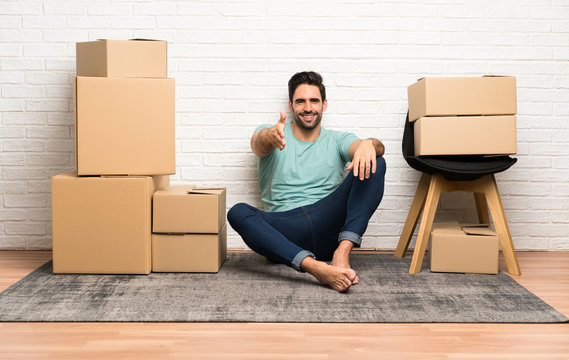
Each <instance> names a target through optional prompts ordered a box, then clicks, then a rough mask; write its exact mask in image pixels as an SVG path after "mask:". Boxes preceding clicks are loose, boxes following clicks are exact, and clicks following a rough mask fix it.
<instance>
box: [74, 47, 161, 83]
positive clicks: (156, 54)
mask: <svg viewBox="0 0 569 360" xmlns="http://www.w3.org/2000/svg"><path fill="white" fill-rule="evenodd" d="M75 50H76V57H77V76H103V77H141V78H146V77H150V78H165V77H167V76H168V61H167V58H168V55H167V43H166V41H160V40H145V39H132V40H97V41H87V42H79V43H77V44H76V46H75Z"/></svg>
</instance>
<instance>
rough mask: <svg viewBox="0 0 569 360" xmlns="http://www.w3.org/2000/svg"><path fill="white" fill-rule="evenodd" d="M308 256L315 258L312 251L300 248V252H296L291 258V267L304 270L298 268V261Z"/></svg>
mask: <svg viewBox="0 0 569 360" xmlns="http://www.w3.org/2000/svg"><path fill="white" fill-rule="evenodd" d="M308 256H310V257H311V258H313V259H315V258H316V256H314V254H313V253H311V252H310V251H308V250H302V251H301V252H299V253H298V254H296V256H295V257H294V259H292V267H293V268H294V269H295V270H297V271H300V272H304V271H302V269H301V268H300V263H301V262H302V260H304V259H305V258H306V257H308Z"/></svg>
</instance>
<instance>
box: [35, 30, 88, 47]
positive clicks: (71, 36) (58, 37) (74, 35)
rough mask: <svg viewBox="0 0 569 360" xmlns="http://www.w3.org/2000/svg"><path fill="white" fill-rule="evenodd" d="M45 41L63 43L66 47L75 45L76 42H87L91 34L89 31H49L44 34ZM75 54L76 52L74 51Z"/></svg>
mask: <svg viewBox="0 0 569 360" xmlns="http://www.w3.org/2000/svg"><path fill="white" fill-rule="evenodd" d="M43 34H44V35H43V37H44V40H45V41H47V42H50V43H54V42H61V43H65V45H69V44H74V43H76V42H81V41H87V40H88V38H89V32H88V31H87V30H82V31H81V30H78V31H72V32H71V31H61V30H49V31H44V32H43ZM73 52H74V53H75V51H73Z"/></svg>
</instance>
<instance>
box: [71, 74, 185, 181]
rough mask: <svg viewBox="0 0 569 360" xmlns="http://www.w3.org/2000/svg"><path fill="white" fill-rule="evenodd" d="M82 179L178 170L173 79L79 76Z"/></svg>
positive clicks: (77, 100) (78, 152)
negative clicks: (83, 177)
mask: <svg viewBox="0 0 569 360" xmlns="http://www.w3.org/2000/svg"><path fill="white" fill-rule="evenodd" d="M75 87H76V93H75V132H76V137H75V141H76V152H75V155H76V163H77V174H78V175H166V174H174V173H175V172H176V164H175V163H176V161H175V149H174V140H175V139H174V138H175V109H174V79H127V78H98V77H82V76H79V77H77V78H76V84H75Z"/></svg>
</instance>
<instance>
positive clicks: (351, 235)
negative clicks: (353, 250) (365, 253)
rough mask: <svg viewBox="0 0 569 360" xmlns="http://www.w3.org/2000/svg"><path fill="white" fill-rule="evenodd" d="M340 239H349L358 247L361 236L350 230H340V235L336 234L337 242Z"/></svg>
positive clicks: (360, 242)
mask: <svg viewBox="0 0 569 360" xmlns="http://www.w3.org/2000/svg"><path fill="white" fill-rule="evenodd" d="M342 240H349V241H351V242H353V243H354V246H355V247H360V245H361V244H362V237H361V236H360V235H358V234H356V233H355V232H351V231H342V232H341V233H340V235H338V242H340V241H342Z"/></svg>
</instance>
